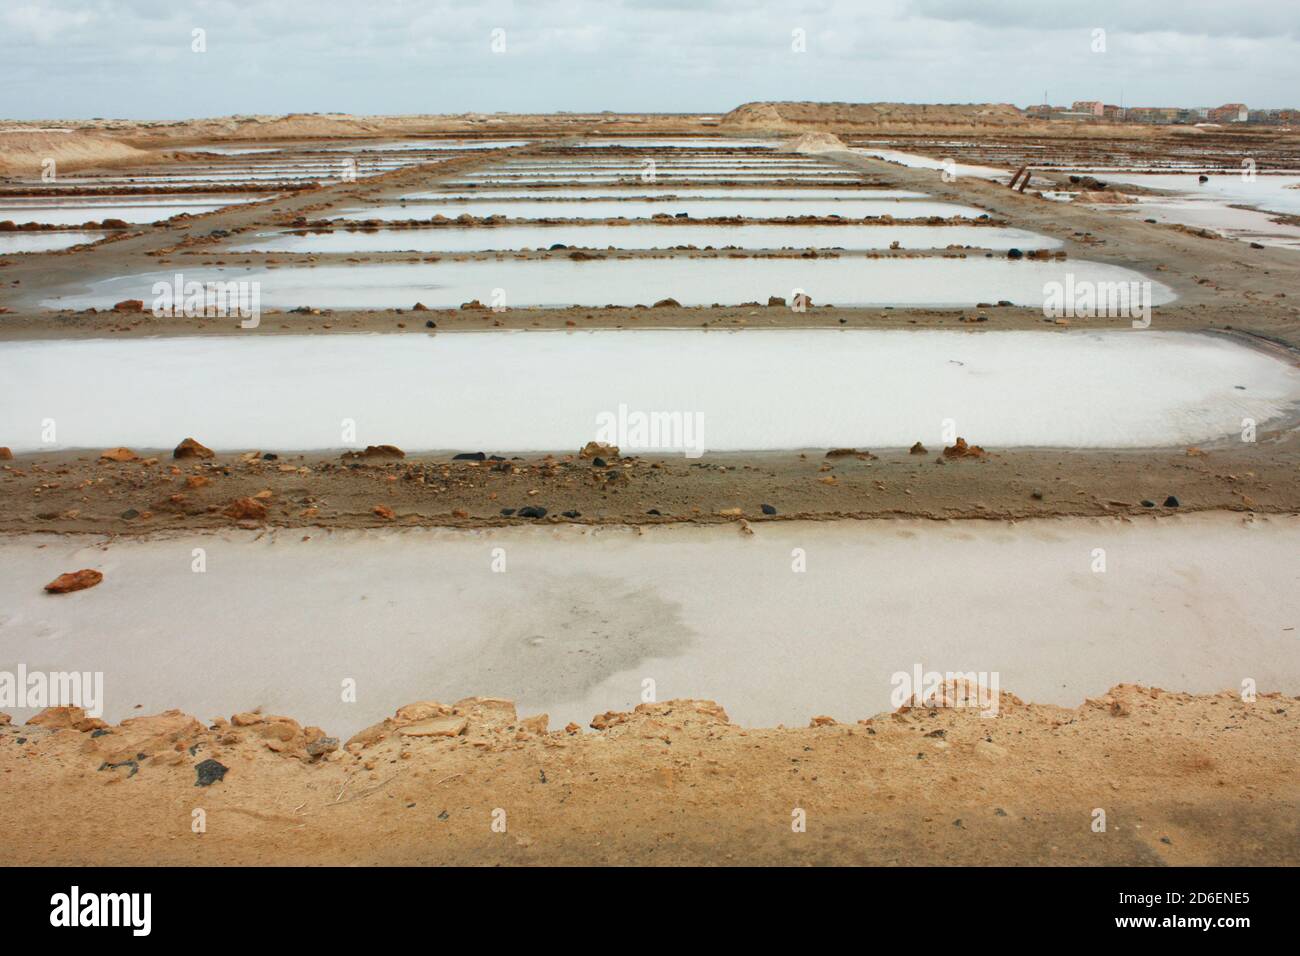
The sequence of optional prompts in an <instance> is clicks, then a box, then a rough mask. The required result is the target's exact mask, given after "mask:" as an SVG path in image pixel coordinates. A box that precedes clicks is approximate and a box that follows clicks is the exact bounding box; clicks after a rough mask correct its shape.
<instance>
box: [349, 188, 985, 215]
mask: <svg viewBox="0 0 1300 956" xmlns="http://www.w3.org/2000/svg"><path fill="white" fill-rule="evenodd" d="M673 192H674V193H677V191H676V190H674V191H673ZM681 213H686V215H687V216H688V217H689V218H691V219H709V218H715V217H719V216H740V217H743V218H747V219H782V218H785V217H788V216H842V217H844V218H845V219H866V218H868V217H871V216H893V217H894V218H895V219H924V218H926V217H928V216H942V217H943V218H945V219H946V218H950V217H952V216H965V217H966V218H968V219H978V218H979V217H980V216H986V215H988V213H987V212H986V211H985V210H983V209H977V208H976V207H974V206H962V205H958V204H957V203H948V202H934V201H928V200H923V199H898V200H890V199H829V200H820V201H819V200H794V199H788V200H787V199H741V200H736V199H681V200H678V199H655V200H647V199H611V200H599V199H596V200H587V201H573V202H569V201H566V200H562V199H561V200H545V199H489V198H481V199H471V200H465V201H456V202H447V203H438V204H437V205H436V206H435V205H433V204H423V205H415V204H407V205H402V204H386V205H380V206H371V207H368V208H365V209H347V210H343V211H342V212H339V213H335V214H334V215H333V217H332V218H337V219H356V220H366V219H387V220H402V219H432V218H433V217H434V216H438V215H441V216H446V217H448V218H450V219H454V218H455V217H457V216H479V217H487V216H507V217H510V218H513V219H649V218H650V217H651V216H659V215H668V216H677V215H680V214H681Z"/></svg>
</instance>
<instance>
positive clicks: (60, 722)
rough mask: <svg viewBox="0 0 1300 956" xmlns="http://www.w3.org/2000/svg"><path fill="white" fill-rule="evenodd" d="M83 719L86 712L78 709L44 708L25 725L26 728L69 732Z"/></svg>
mask: <svg viewBox="0 0 1300 956" xmlns="http://www.w3.org/2000/svg"><path fill="white" fill-rule="evenodd" d="M85 719H86V712H85V711H84V710H82V709H81V708H80V707H46V708H45V709H44V710H43V711H41V712H40V713H39V714H37V715H36V716H35V717H33V718H32V719H31V720H29V721H27V724H28V726H35V727H48V728H49V729H50V730H65V729H67V730H70V729H72V728H73V726H74V725H76V724H77V723H78V722H79V721H82V720H85Z"/></svg>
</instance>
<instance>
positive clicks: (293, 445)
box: [0, 312, 1300, 453]
mask: <svg viewBox="0 0 1300 956" xmlns="http://www.w3.org/2000/svg"><path fill="white" fill-rule="evenodd" d="M757 315H758V316H761V315H762V313H761V312H757ZM417 316H418V313H417ZM647 318H648V319H651V320H652V317H651V316H647ZM264 321H270V320H264ZM756 321H757V319H756ZM121 368H130V369H131V374H130V375H118V374H112V373H106V372H105V371H104V370H108V369H121ZM539 381H544V382H545V383H546V385H545V388H539V387H538V382H539ZM1238 386H1241V387H1240V388H1239V387H1238ZM396 394H400V395H401V396H402V399H401V401H400V402H397V401H394V399H393V396H394V395H396ZM1298 403H1300V369H1296V368H1294V367H1292V366H1290V365H1288V364H1286V363H1285V362H1282V361H1279V360H1277V359H1275V358H1273V357H1272V356H1270V355H1267V354H1264V353H1262V352H1259V351H1256V350H1254V349H1250V348H1247V347H1244V346H1241V345H1238V344H1236V343H1235V342H1233V341H1231V340H1228V339H1225V338H1220V337H1215V336H1208V335H1195V334H1190V333H1179V332H1152V331H1143V332H1139V331H1129V330H1125V331H1107V332H1070V333H1050V332H984V333H976V332H956V331H952V332H948V331H892V330H891V331H882V330H874V331H871V330H847V331H842V330H830V329H818V330H756V329H755V330H745V331H739V332H720V331H719V332H705V331H697V330H645V331H617V330H605V331H593V332H547V331H532V332H513V333H512V332H483V333H473V332H464V333H447V334H438V335H420V334H405V335H403V334H355V335H316V336H311V335H307V336H302V335H267V334H259V333H255V332H245V333H239V334H232V335H230V336H222V337H202V338H200V337H185V338H173V337H168V338H155V339H136V340H132V341H129V342H128V341H110V340H105V339H91V340H66V341H35V342H25V341H24V342H4V343H0V435H4V436H5V441H6V442H7V443H8V444H9V445H10V446H11V447H12V448H13V449H14V451H15V452H21V451H31V450H34V449H37V448H39V447H48V446H42V445H41V435H42V428H43V427H44V426H43V424H42V423H43V422H45V421H48V420H50V419H53V420H54V421H55V422H57V425H58V433H57V437H58V442H59V445H60V446H61V447H72V448H91V449H96V448H108V447H114V446H118V445H127V446H130V447H132V448H136V449H137V450H139V449H147V448H165V449H166V448H171V447H173V446H174V445H175V444H176V443H177V442H178V441H179V440H180V439H181V438H183V437H185V436H186V435H194V436H196V437H198V438H199V439H200V440H201V441H203V442H204V443H205V444H207V445H208V446H210V447H213V448H216V449H220V450H227V451H237V450H246V449H253V448H261V449H268V450H274V451H278V452H286V451H302V450H309V449H322V448H336V447H339V446H340V444H341V443H342V441H341V432H340V422H342V421H344V420H352V421H355V422H356V423H357V425H356V427H357V437H356V441H357V443H359V444H361V445H365V444H382V443H393V444H396V445H398V446H400V447H402V448H404V449H406V450H408V451H437V450H447V449H452V450H471V451H474V450H480V449H482V450H487V451H495V452H501V453H506V452H525V451H572V450H575V449H577V448H579V447H581V446H582V445H583V444H585V443H586V442H587V441H590V440H592V439H595V438H597V437H598V423H599V422H600V420H601V419H600V418H599V416H600V415H602V413H610V414H617V413H618V409H619V407H620V405H625V406H626V407H627V409H629V410H631V411H636V410H642V411H645V412H647V413H648V412H650V411H656V410H658V411H665V412H671V411H678V412H681V413H683V414H692V415H699V416H701V419H700V420H701V422H702V424H701V426H700V429H699V433H700V440H699V442H698V444H700V445H702V446H703V447H704V449H705V450H706V451H734V450H773V449H801V448H832V447H865V448H872V449H880V448H898V447H906V446H909V445H911V444H912V443H913V442H915V441H918V440H920V441H922V442H924V443H925V444H926V445H927V446H929V447H931V448H937V447H941V445H942V444H943V433H944V429H945V424H946V422H947V420H949V419H950V420H951V421H952V425H953V427H954V428H955V430H956V433H957V434H960V435H963V436H965V437H967V438H968V439H970V440H971V441H974V442H977V443H979V444H983V445H985V446H987V447H989V448H990V449H999V448H1007V447H1026V446H1039V447H1081V446H1083V447H1147V446H1164V447H1181V446H1185V445H1191V444H1198V443H1203V442H1208V441H1211V440H1213V439H1216V438H1220V437H1223V436H1236V435H1239V434H1240V430H1241V423H1242V419H1243V418H1251V419H1254V420H1255V421H1256V422H1257V423H1258V425H1259V427H1261V428H1262V427H1265V423H1267V422H1270V421H1277V420H1280V419H1281V417H1282V416H1284V415H1288V414H1293V413H1294V412H1295V411H1296V409H1297V407H1298ZM619 444H620V445H622V446H623V447H624V450H625V451H629V450H633V449H632V447H631V446H630V445H629V444H628V443H627V442H619ZM667 444H671V442H668V441H664V442H662V443H660V444H659V447H663V445H667Z"/></svg>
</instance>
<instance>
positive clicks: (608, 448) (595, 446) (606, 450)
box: [578, 441, 618, 460]
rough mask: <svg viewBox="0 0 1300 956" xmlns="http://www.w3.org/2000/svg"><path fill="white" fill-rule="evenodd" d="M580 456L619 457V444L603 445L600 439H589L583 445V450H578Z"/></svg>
mask: <svg viewBox="0 0 1300 956" xmlns="http://www.w3.org/2000/svg"><path fill="white" fill-rule="evenodd" d="M578 457H579V458H604V459H606V460H608V459H610V458H617V457H618V446H617V445H602V444H601V443H600V442H598V441H589V442H587V444H585V445H583V446H582V451H580V452H578Z"/></svg>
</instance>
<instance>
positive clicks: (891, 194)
mask: <svg viewBox="0 0 1300 956" xmlns="http://www.w3.org/2000/svg"><path fill="white" fill-rule="evenodd" d="M656 195H662V196H680V197H682V198H689V197H706V198H711V199H928V198H929V197H928V196H927V195H926V194H925V193H918V192H912V191H911V190H907V189H878V188H876V187H874V186H859V187H855V188H853V189H802V188H800V187H797V186H774V187H771V188H768V187H764V188H762V189H748V188H746V187H744V186H734V187H732V186H725V187H723V186H661V185H656V184H655V183H635V184H632V185H629V186H626V187H622V186H620V187H618V188H613V187H609V186H595V187H591V186H542V187H539V188H537V189H529V190H527V191H521V192H509V191H507V190H504V189H497V188H492V189H478V190H474V191H473V192H456V191H450V192H448V191H439V190H429V191H428V192H419V193H410V194H408V195H406V196H399V197H398V198H399V199H403V200H409V199H416V200H421V199H434V200H452V199H482V198H491V199H498V200H499V199H636V198H637V197H639V196H656Z"/></svg>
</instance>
